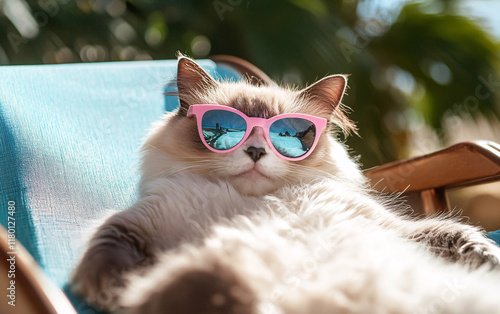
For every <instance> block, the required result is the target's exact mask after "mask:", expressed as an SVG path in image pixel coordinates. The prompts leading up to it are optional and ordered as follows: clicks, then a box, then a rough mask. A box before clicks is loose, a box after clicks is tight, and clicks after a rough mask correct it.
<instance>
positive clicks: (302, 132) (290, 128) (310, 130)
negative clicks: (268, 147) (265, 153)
mask: <svg viewBox="0 0 500 314" xmlns="http://www.w3.org/2000/svg"><path fill="white" fill-rule="evenodd" d="M269 136H270V138H271V143H273V146H274V148H276V150H277V151H278V152H279V153H280V154H282V155H283V156H286V157H290V158H297V157H300V156H302V155H304V154H305V153H307V152H308V151H309V149H311V147H312V145H313V143H314V138H315V137H316V127H315V125H314V123H312V122H311V121H308V120H305V119H301V118H283V119H279V120H276V121H275V122H273V124H271V127H270V129H269Z"/></svg>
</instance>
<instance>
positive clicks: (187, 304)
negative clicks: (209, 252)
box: [125, 265, 257, 314]
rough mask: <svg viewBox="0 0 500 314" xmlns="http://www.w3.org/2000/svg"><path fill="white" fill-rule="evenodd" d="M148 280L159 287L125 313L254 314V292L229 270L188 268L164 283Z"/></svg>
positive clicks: (127, 307)
mask: <svg viewBox="0 0 500 314" xmlns="http://www.w3.org/2000/svg"><path fill="white" fill-rule="evenodd" d="M150 277H155V278H150V279H151V280H152V282H155V283H156V285H160V286H161V287H156V288H155V289H154V291H151V292H149V293H147V294H145V295H143V296H141V297H140V299H141V301H140V302H139V303H138V304H136V305H132V306H126V307H125V308H126V310H125V313H127V314H148V313H175V314H191V313H206V314H218V313H220V314H223V313H224V314H254V313H257V310H256V309H255V302H254V294H253V292H252V291H251V289H250V288H249V287H248V286H246V285H245V284H244V283H243V282H242V281H241V279H240V278H238V277H237V276H236V274H234V273H233V272H232V271H231V270H230V269H229V268H228V267H224V266H221V265H218V266H215V267H213V268H212V267H211V268H210V269H207V268H205V267H204V268H200V269H196V268H193V269H189V268H188V269H185V270H183V271H180V272H179V273H177V274H175V275H173V276H172V277H173V278H170V279H169V280H167V281H166V282H165V284H163V283H161V282H158V281H159V278H157V277H156V276H150ZM129 292H130V291H129Z"/></svg>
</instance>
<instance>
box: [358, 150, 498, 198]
mask: <svg viewBox="0 0 500 314" xmlns="http://www.w3.org/2000/svg"><path fill="white" fill-rule="evenodd" d="M364 173H365V175H366V176H367V177H368V178H369V179H370V181H371V182H372V185H373V186H374V188H375V189H377V190H379V191H385V192H389V193H390V192H401V191H408V192H411V191H423V190H430V189H439V188H455V187H465V186H469V185H472V184H479V183H484V182H489V181H496V180H500V145H498V144H496V143H494V142H488V141H477V142H464V143H459V144H456V145H453V146H450V147H448V148H445V149H442V150H439V151H436V152H434V153H431V154H428V155H423V156H419V157H415V158H410V159H406V160H401V161H396V162H392V163H389V164H386V165H382V166H379V167H375V168H371V169H368V170H366V171H365V172H364Z"/></svg>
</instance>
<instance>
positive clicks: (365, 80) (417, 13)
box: [0, 0, 500, 168]
mask: <svg viewBox="0 0 500 314" xmlns="http://www.w3.org/2000/svg"><path fill="white" fill-rule="evenodd" d="M399 2H403V1H399ZM0 8H1V10H0V30H1V32H2V35H1V36H0V63H2V64H39V63H66V62H96V61H110V60H144V59H172V58H174V57H175V52H176V51H181V52H184V53H187V54H188V55H191V56H193V57H195V58H205V57H207V56H209V55H215V54H229V55H235V56H238V57H241V58H244V59H246V60H248V61H250V62H252V63H254V64H255V65H257V66H258V67H260V68H261V69H262V70H264V71H265V72H266V73H268V74H269V75H270V76H271V77H272V78H274V79H276V80H277V81H280V82H285V83H292V84H297V85H305V84H306V83H311V82H313V81H315V80H316V79H318V78H321V77H323V76H325V75H327V74H334V73H346V74H351V76H350V89H349V90H348V96H346V97H345V98H344V103H345V104H347V105H348V106H349V107H351V108H352V109H353V112H352V113H351V115H350V117H351V118H352V119H353V120H355V121H357V122H358V126H359V128H360V131H359V133H360V135H361V137H360V138H358V137H351V138H348V139H347V143H348V144H349V146H351V147H353V151H354V154H361V156H362V158H361V162H362V163H363V165H364V167H365V168H366V167H371V166H375V165H378V164H381V163H384V162H387V161H391V160H395V159H399V158H404V157H407V154H408V151H407V140H408V134H409V132H411V131H412V128H416V127H418V126H421V125H430V126H432V127H433V128H435V129H437V130H439V128H440V127H441V123H442V117H443V116H446V115H461V116H464V115H472V116H473V115H474V114H475V113H477V112H481V113H483V114H485V115H490V114H495V115H497V116H498V113H499V112H500V110H499V106H498V97H497V95H498V94H499V93H498V91H499V90H500V86H499V85H500V83H499V81H500V80H499V76H498V67H499V54H498V51H499V45H498V43H497V42H496V41H495V40H494V39H493V38H492V37H491V36H490V35H489V34H488V33H487V32H485V31H484V30H483V29H482V28H481V27H480V26H479V25H478V23H477V22H476V21H472V20H470V19H468V18H465V17H463V16H461V15H459V14H458V13H457V12H458V10H457V2H456V1H451V0H438V1H419V2H405V3H404V5H402V6H400V5H398V1H377V0H373V1H369V0H365V1H362V0H359V1H356V0H349V1H338V0H337V1H334V0H331V1H327V0H275V1H256V0H214V1H201V0H193V1H185V0H184V1H181V0H173V1H153V0H128V1H123V0H77V1H70V0H38V1H35V0H3V1H0ZM30 17H31V19H30Z"/></svg>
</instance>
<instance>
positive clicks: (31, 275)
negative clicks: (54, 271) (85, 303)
mask: <svg viewBox="0 0 500 314" xmlns="http://www.w3.org/2000/svg"><path fill="white" fill-rule="evenodd" d="M13 230H15V229H13ZM12 234H14V235H15V233H12ZM8 235H9V233H8V232H7V230H5V228H4V227H3V226H1V225H0V273H1V275H0V286H1V287H4V288H13V289H9V290H5V291H6V292H5V293H6V294H7V295H10V294H13V296H15V299H14V297H12V299H11V298H9V297H5V296H4V297H3V299H4V301H2V302H0V313H39V314H57V313H65V314H66V313H67V314H76V311H75V310H74V308H73V306H72V305H71V303H70V302H69V300H68V299H67V298H66V296H65V295H64V293H63V292H62V291H61V290H60V289H59V288H57V287H56V286H55V285H54V284H53V283H52V282H51V281H50V280H49V279H48V278H47V277H46V276H45V275H44V274H43V272H42V270H41V269H40V267H39V266H38V264H37V263H36V262H35V260H34V259H33V258H32V257H31V255H30V254H29V253H28V251H26V249H24V247H23V246H22V245H21V244H20V243H19V241H18V240H17V239H14V240H13V239H10V241H9V237H8ZM11 237H12V236H11ZM12 280H13V281H14V282H12ZM11 290H13V292H11ZM11 300H15V302H14V303H13V304H15V306H12V305H9V304H8V302H9V301H11Z"/></svg>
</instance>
